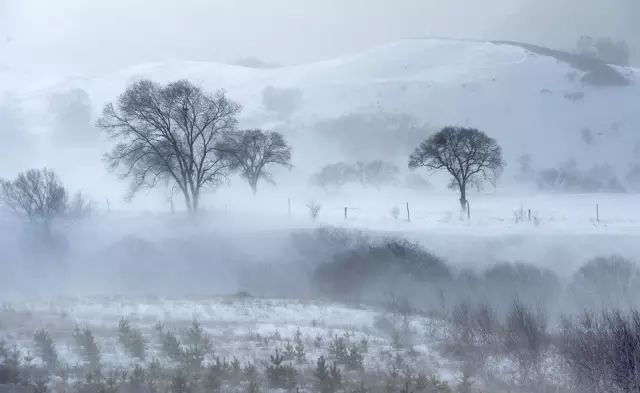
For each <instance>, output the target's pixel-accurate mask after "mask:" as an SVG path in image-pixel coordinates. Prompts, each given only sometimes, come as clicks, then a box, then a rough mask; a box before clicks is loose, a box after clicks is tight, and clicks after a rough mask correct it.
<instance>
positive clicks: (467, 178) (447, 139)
mask: <svg viewBox="0 0 640 393" xmlns="http://www.w3.org/2000/svg"><path fill="white" fill-rule="evenodd" d="M419 167H425V168H427V169H429V170H432V171H436V170H441V169H446V170H447V171H448V172H449V174H451V176H452V179H451V183H450V184H449V187H450V188H458V189H459V190H460V206H461V208H462V210H464V209H465V208H466V206H467V186H468V185H469V184H475V185H478V186H479V185H480V184H481V183H482V182H483V181H489V182H492V183H494V184H495V180H496V178H497V177H498V176H499V175H500V172H501V170H502V168H503V167H504V162H503V160H502V149H501V148H500V146H499V145H498V144H497V142H496V141H495V140H494V139H492V138H489V137H488V136H487V135H486V134H485V133H483V132H482V131H479V130H477V129H475V128H461V127H445V128H443V129H442V130H441V131H439V132H437V133H436V134H434V135H432V136H430V137H429V138H428V139H427V140H425V141H424V142H422V143H421V144H420V146H418V148H416V150H415V151H414V152H413V154H411V156H410V157H409V168H412V169H416V168H419Z"/></svg>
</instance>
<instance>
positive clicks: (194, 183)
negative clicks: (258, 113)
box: [98, 80, 240, 213]
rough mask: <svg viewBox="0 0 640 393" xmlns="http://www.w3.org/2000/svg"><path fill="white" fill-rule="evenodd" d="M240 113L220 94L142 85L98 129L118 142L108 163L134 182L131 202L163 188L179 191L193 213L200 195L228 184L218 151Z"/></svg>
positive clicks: (184, 85) (185, 85)
mask: <svg viewBox="0 0 640 393" xmlns="http://www.w3.org/2000/svg"><path fill="white" fill-rule="evenodd" d="M239 112H240V106H239V105H238V104H236V103H235V102H233V101H231V100H229V99H228V98H227V97H226V95H225V93H224V91H222V90H219V91H217V92H215V93H213V94H209V93H207V92H204V91H203V90H202V89H200V88H199V87H197V86H195V85H193V84H191V83H190V82H188V81H184V80H181V81H177V82H172V83H169V84H168V85H166V86H161V85H159V84H157V83H154V82H151V81H149V80H142V81H139V82H136V83H134V84H133V85H131V86H130V87H129V88H127V89H126V90H125V92H124V93H123V94H122V95H120V97H119V98H118V101H117V103H116V104H115V105H114V104H108V105H107V106H106V107H105V108H104V111H103V115H102V118H100V119H99V120H98V126H99V127H100V128H102V129H103V130H104V131H105V132H106V133H107V135H109V136H110V137H111V138H112V139H113V140H115V141H116V145H115V146H114V147H113V150H112V151H111V152H110V153H108V154H107V155H106V160H107V162H108V163H109V164H110V166H111V167H112V168H113V169H120V170H121V171H122V172H121V176H122V177H123V178H129V179H130V180H131V193H130V196H133V194H135V192H136V191H138V190H140V189H141V188H152V187H155V186H157V185H158V184H161V183H164V184H165V185H167V186H171V187H174V188H176V189H177V190H179V192H180V193H182V195H183V196H184V200H185V204H186V207H187V209H188V210H189V211H190V212H192V213H194V212H196V211H197V210H198V206H199V201H200V193H201V191H202V190H203V189H204V188H205V187H207V186H216V185H219V184H220V182H222V181H223V180H224V179H225V178H226V175H227V169H228V166H229V164H228V163H227V162H226V160H223V159H222V157H220V156H219V155H218V154H217V152H216V150H215V145H216V143H217V142H218V139H219V137H220V136H221V135H222V134H223V133H225V132H228V131H231V130H233V129H234V128H235V126H236V124H237V120H236V116H237V114H238V113H239Z"/></svg>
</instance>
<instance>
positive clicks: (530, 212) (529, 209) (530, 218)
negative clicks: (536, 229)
mask: <svg viewBox="0 0 640 393" xmlns="http://www.w3.org/2000/svg"><path fill="white" fill-rule="evenodd" d="M529 222H531V209H529Z"/></svg>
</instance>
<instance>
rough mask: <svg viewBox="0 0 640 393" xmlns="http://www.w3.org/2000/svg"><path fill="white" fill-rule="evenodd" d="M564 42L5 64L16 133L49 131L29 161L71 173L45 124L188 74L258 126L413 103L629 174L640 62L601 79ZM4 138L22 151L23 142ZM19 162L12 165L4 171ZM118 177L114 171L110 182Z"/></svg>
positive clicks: (557, 159)
mask: <svg viewBox="0 0 640 393" xmlns="http://www.w3.org/2000/svg"><path fill="white" fill-rule="evenodd" d="M532 48H533V49H532ZM538 49H541V48H538ZM557 54H558V53H555V54H554V53H553V52H552V51H545V50H537V49H536V48H534V47H528V49H525V47H524V46H519V45H514V44H506V43H489V42H475V41H455V40H436V39H413V40H404V41H399V42H395V43H392V44H388V45H386V46H383V47H379V48H375V49H371V50H368V51H365V52H362V53H359V54H355V55H352V56H348V57H344V58H339V59H333V60H327V61H322V62H318V63H313V64H305V65H297V66H289V67H283V68H274V69H250V68H245V67H240V66H232V65H225V64H212V63H203V62H188V61H168V62H163V63H154V64H143V65H138V66H134V67H130V68H127V69H124V70H121V71H119V72H115V73H112V74H108V75H101V76H92V77H75V78H71V77H69V78H57V77H54V76H51V75H48V74H46V73H42V72H30V71H26V70H20V71H18V70H13V69H2V70H0V94H2V95H0V97H1V96H4V100H2V101H0V124H2V125H3V128H4V130H3V131H2V132H4V133H7V132H10V131H12V129H17V130H18V131H20V132H23V133H24V132H26V133H34V134H38V135H39V136H36V137H32V139H33V140H35V143H34V144H35V145H37V146H38V147H37V148H34V149H33V152H32V154H33V156H34V157H32V159H30V161H29V163H32V162H34V161H35V162H38V160H39V161H40V162H42V164H47V165H49V166H54V167H56V166H59V167H61V169H60V170H61V171H62V172H63V174H65V173H64V172H65V168H64V167H65V159H66V157H62V158H61V157H58V156H57V155H56V154H55V152H52V151H51V149H47V147H48V145H45V146H44V147H43V144H42V140H43V139H46V137H42V135H47V134H49V135H51V134H52V133H55V132H61V133H65V132H69V131H68V129H69V127H68V125H67V123H64V120H65V116H67V117H69V118H71V119H72V120H73V122H76V123H78V124H76V125H75V127H76V128H77V129H78V130H77V131H76V133H85V134H86V133H92V132H93V133H96V132H97V131H96V130H92V129H91V128H92V124H93V121H94V120H95V118H96V117H97V116H98V115H99V114H100V111H101V108H102V107H103V105H104V104H105V103H106V102H110V101H113V100H114V99H115V98H116V97H117V96H118V94H120V93H121V92H122V91H123V89H124V88H125V87H126V86H127V85H128V84H129V83H131V82H132V81H134V80H136V79H139V78H150V79H153V80H156V81H159V82H168V81H172V80H176V79H180V78H187V79H190V80H192V81H193V82H195V83H198V84H200V85H202V86H203V87H205V88H207V89H211V90H213V89H217V88H225V89H226V90H227V91H228V93H229V96H230V97H232V98H233V99H235V100H236V101H239V102H240V103H241V104H242V105H243V107H244V111H243V114H242V122H243V125H246V126H265V127H271V128H276V129H279V128H285V127H286V128H288V129H298V130H303V131H304V129H305V127H307V126H312V125H313V124H314V123H316V122H318V121H321V120H324V119H329V118H335V117H338V116H341V115H345V114H349V113H354V112H362V113H375V112H388V113H403V114H405V113H406V114H409V115H412V116H415V117H416V118H417V119H419V120H420V121H422V122H425V123H428V124H429V125H430V126H431V127H433V128H437V127H441V126H443V125H449V124H455V125H464V126H473V127H477V128H480V129H483V130H485V131H486V132H487V133H488V134H490V135H491V136H493V137H495V138H497V139H498V141H499V142H500V143H501V144H502V146H503V147H504V153H505V158H506V160H507V162H508V164H509V168H510V169H515V167H517V166H518V165H517V163H516V158H517V157H519V156H521V155H523V154H526V153H528V154H530V155H531V156H532V157H533V161H534V164H535V165H538V166H541V165H546V166H557V165H560V164H561V163H563V162H566V161H567V160H568V159H569V158H575V159H576V161H577V162H578V163H579V165H580V166H583V167H585V168H586V167H591V166H593V165H596V164H603V163H609V164H611V165H612V166H613V167H615V168H616V170H618V171H619V173H620V175H621V176H622V177H623V176H624V173H625V172H626V171H627V170H628V168H629V166H630V165H631V163H632V162H633V157H634V156H637V152H638V151H639V150H640V135H637V131H638V128H639V127H640V111H639V110H638V105H639V99H640V86H639V85H638V83H637V82H638V77H639V75H640V72H639V71H638V70H634V69H614V68H613V67H609V66H606V65H602V64H600V65H596V66H597V67H600V68H599V71H602V69H603V67H604V70H605V73H606V72H609V73H613V74H614V76H617V77H619V78H620V79H621V80H623V81H625V83H626V82H627V81H628V83H626V85H625V84H620V83H619V82H620V80H617V81H614V83H607V82H608V81H607V80H606V77H607V75H605V81H604V85H602V83H601V84H594V83H590V81H591V80H592V79H593V78H592V75H589V70H588V68H589V66H593V65H592V64H591V65H589V64H587V67H586V68H585V67H584V65H581V64H578V65H576V64H575V63H572V62H571V61H570V60H571V59H569V61H568V60H567V59H566V58H563V57H562V56H560V57H559V56H557ZM609 76H610V75H609ZM608 85H610V86H608ZM269 86H272V87H275V88H290V89H296V90H297V91H298V92H299V93H300V97H301V103H300V105H299V107H298V108H297V109H296V110H295V111H294V112H293V113H292V114H291V115H288V116H286V117H284V118H283V117H282V116H278V114H276V113H274V112H272V111H269V110H267V109H266V108H265V106H264V104H263V91H264V89H265V88H267V87H269ZM60 102H62V104H60ZM78 108H79V109H78ZM82 111H85V112H87V113H86V114H85V115H83V116H84V117H83V118H81V119H79V120H78V119H77V118H76V117H74V116H75V115H76V114H77V112H82ZM60 118H61V119H62V120H60ZM7 119H8V120H7ZM7 121H10V124H9V127H7V126H6V125H5V123H7ZM60 122H63V123H62V124H58V123H60ZM56 124H57V125H56ZM55 128H57V129H61V130H56V129H55ZM7 130H9V131H7ZM585 133H587V134H589V135H588V137H587V138H585V136H584V135H585ZM72 135H73V133H72ZM5 139H6V138H5ZM89 139H90V138H89ZM69 144H70V145H74V142H71V143H69ZM64 147H65V148H67V146H66V145H65V146H64ZM94 147H95V146H94ZM295 147H296V146H294V148H295ZM2 150H3V151H6V152H7V154H10V153H11V151H12V150H15V148H12V147H11V146H4V147H3V148H2ZM95 150H96V151H91V153H87V154H86V156H87V160H85V161H84V164H85V166H87V168H95V169H98V170H100V171H101V172H104V166H103V165H102V163H100V161H99V156H100V154H97V153H96V152H98V153H99V152H104V148H103V147H101V148H96V149H95ZM304 158H305V157H304V155H298V156H297V158H296V157H294V161H295V160H297V162H294V164H296V166H297V167H300V163H301V162H300V161H303V159H304ZM307 159H308V158H307ZM57 164H59V165H57ZM24 165H26V164H24ZM13 169H14V168H11V170H13ZM11 170H10V169H9V168H2V169H1V171H2V173H0V174H5V173H10V172H11ZM67 172H70V173H69V174H68V175H67V176H68V177H72V180H71V181H72V182H74V183H78V184H87V181H85V179H81V178H79V176H80V174H79V173H77V171H75V169H74V171H67ZM108 177H109V176H108V175H107V174H105V176H104V179H103V180H101V183H102V182H103V181H106V179H108ZM111 180H113V179H111ZM89 188H92V187H91V186H89Z"/></svg>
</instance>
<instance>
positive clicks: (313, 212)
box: [307, 201, 322, 222]
mask: <svg viewBox="0 0 640 393" xmlns="http://www.w3.org/2000/svg"><path fill="white" fill-rule="evenodd" d="M307 209H309V216H310V217H311V220H312V221H313V222H316V220H317V219H318V216H319V215H320V209H322V205H321V204H319V203H316V202H313V201H312V202H309V203H308V204H307Z"/></svg>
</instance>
